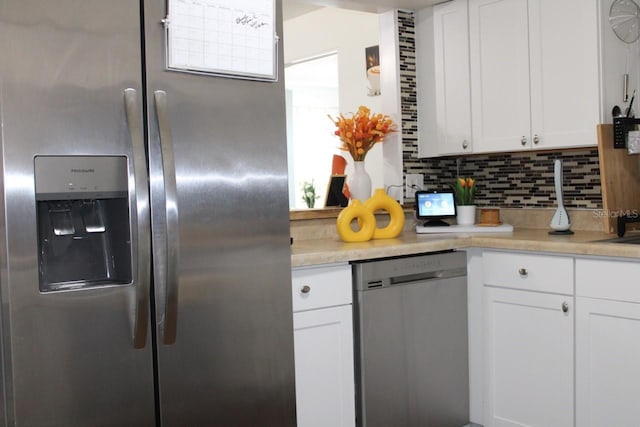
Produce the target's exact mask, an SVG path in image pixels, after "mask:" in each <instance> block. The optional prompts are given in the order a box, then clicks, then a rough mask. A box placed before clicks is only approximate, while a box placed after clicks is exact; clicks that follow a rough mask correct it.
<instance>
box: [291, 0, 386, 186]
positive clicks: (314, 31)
mask: <svg viewBox="0 0 640 427" xmlns="http://www.w3.org/2000/svg"><path fill="white" fill-rule="evenodd" d="M378 44H379V17H378V15H377V14H371V13H364V12H357V11H352V10H346V9H336V8H329V7H327V8H323V9H319V10H317V11H313V12H311V13H308V14H305V15H301V16H299V17H297V18H293V19H289V20H287V21H285V22H284V34H283V46H284V61H285V64H288V63H291V62H295V61H299V60H302V59H307V58H310V57H313V56H317V55H321V54H325V53H328V52H331V51H337V52H338V75H339V96H340V111H341V112H342V113H350V112H355V111H357V109H358V106H360V105H366V106H367V107H369V108H370V109H371V111H372V112H375V113H384V114H388V112H385V111H381V97H380V96H367V78H366V72H365V48H366V47H369V46H375V45H378ZM382 74H384V69H382ZM327 120H329V119H327ZM327 144H329V145H332V146H334V147H338V146H339V140H338V138H337V137H336V136H332V135H327ZM382 151H383V150H382V147H381V144H376V146H375V147H374V148H373V149H372V150H371V151H370V152H369V153H368V154H367V157H366V169H367V171H368V172H369V175H371V181H372V184H373V188H374V189H375V188H379V187H380V188H381V187H383V186H384V179H383V169H384V167H383V159H382ZM336 153H341V154H343V155H344V157H345V158H346V159H347V161H349V163H350V164H349V165H348V166H347V171H346V173H347V175H348V174H349V173H350V172H351V163H352V161H353V159H351V156H350V155H349V154H348V153H347V152H342V151H340V150H337V149H336ZM330 173H331V165H330V164H328V165H327V174H330Z"/></svg>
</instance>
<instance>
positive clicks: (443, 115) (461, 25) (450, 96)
mask: <svg viewBox="0 0 640 427" xmlns="http://www.w3.org/2000/svg"><path fill="white" fill-rule="evenodd" d="M468 15H469V14H468V3H467V0H454V1H451V2H449V3H444V4H441V5H437V6H434V8H433V30H434V31H433V40H434V57H435V58H434V63H435V81H436V85H435V91H436V126H437V138H438V153H439V154H459V153H470V152H471V151H472V148H471V87H470V77H469V19H468Z"/></svg>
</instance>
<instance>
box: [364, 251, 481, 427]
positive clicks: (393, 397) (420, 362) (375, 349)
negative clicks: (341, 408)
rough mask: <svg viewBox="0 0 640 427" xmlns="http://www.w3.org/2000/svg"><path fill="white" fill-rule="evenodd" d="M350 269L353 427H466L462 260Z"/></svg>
mask: <svg viewBox="0 0 640 427" xmlns="http://www.w3.org/2000/svg"><path fill="white" fill-rule="evenodd" d="M352 265H353V278H354V282H353V283H354V287H355V290H354V311H355V313H354V327H355V336H354V338H355V341H356V389H357V396H356V397H357V399H356V400H357V419H358V423H357V424H358V426H360V427H390V426H393V427H449V426H450V427H460V426H463V425H466V424H467V423H468V422H469V366H468V365H469V364H468V334H467V279H466V276H467V267H466V265H467V259H466V253H465V252H439V253H434V254H428V255H420V256H409V257H398V258H387V259H382V260H371V261H357V262H352Z"/></svg>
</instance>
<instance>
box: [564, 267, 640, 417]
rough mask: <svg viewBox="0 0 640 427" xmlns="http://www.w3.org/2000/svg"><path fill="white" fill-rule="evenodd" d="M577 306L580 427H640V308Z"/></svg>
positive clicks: (597, 302)
mask: <svg viewBox="0 0 640 427" xmlns="http://www.w3.org/2000/svg"><path fill="white" fill-rule="evenodd" d="M636 280H637V279H636ZM576 306H577V309H576V425H577V426H580V427H583V426H584V427H598V426H621V427H622V426H637V425H640V387H639V385H640V304H636V303H628V302H620V301H608V300H604V299H593V298H581V297H578V298H577V300H576Z"/></svg>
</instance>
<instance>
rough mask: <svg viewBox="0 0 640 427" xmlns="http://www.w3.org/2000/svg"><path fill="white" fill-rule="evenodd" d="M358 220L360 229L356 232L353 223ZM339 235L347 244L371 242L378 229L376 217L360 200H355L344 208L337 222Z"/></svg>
mask: <svg viewBox="0 0 640 427" xmlns="http://www.w3.org/2000/svg"><path fill="white" fill-rule="evenodd" d="M354 219H358V224H360V229H359V230H358V231H354V230H353V229H352V228H351V222H352V221H353V220H354ZM336 228H337V230H338V235H339V236H340V238H341V239H342V240H344V241H345V242H366V241H367V240H371V237H373V232H374V231H375V229H376V217H375V216H374V215H373V212H371V211H370V210H369V209H367V208H365V207H364V205H363V204H362V202H360V200H358V199H355V200H353V201H352V202H351V204H350V205H349V206H347V207H346V208H344V209H343V210H342V211H341V212H340V215H338V220H337V221H336Z"/></svg>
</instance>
